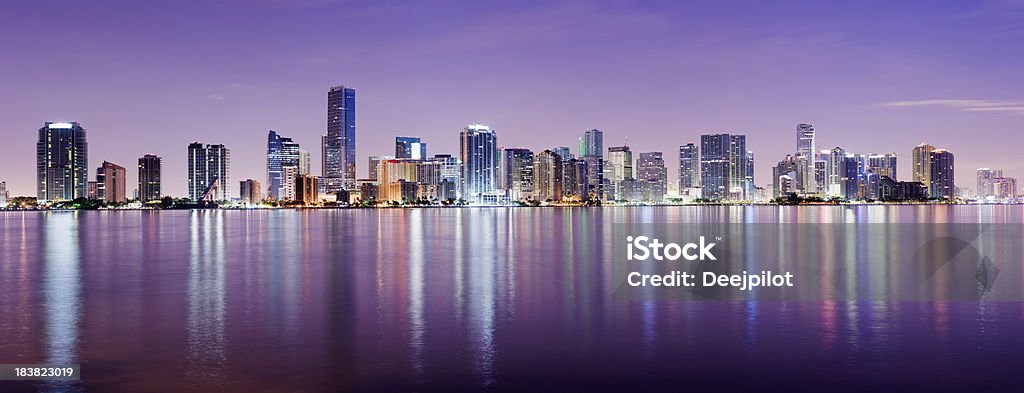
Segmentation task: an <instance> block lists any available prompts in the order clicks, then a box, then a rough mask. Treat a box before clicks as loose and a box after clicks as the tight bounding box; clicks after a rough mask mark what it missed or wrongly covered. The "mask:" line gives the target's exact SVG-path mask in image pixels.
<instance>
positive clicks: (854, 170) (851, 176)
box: [841, 154, 866, 200]
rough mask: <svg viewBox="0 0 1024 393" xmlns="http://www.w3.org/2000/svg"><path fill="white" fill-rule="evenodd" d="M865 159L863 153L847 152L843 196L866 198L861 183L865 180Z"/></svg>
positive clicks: (844, 159) (856, 198)
mask: <svg viewBox="0 0 1024 393" xmlns="http://www.w3.org/2000/svg"><path fill="white" fill-rule="evenodd" d="M865 161H866V160H865V159H864V156H863V155H861V154H846V156H845V157H844V158H843V170H842V174H841V176H842V178H841V180H842V182H843V192H842V195H841V196H842V197H843V198H846V199H849V200H859V199H864V197H863V195H862V194H861V183H862V182H863V181H864V173H865Z"/></svg>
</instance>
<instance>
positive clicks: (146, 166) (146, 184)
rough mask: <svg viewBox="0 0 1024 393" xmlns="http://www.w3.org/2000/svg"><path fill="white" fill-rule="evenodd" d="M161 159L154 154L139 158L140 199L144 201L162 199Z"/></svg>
mask: <svg viewBox="0 0 1024 393" xmlns="http://www.w3.org/2000/svg"><path fill="white" fill-rule="evenodd" d="M161 161H162V160H161V158H160V157H157V156H155V155H152V154H146V155H144V156H142V158H139V200H140V201H142V202H143V203H146V202H149V201H155V200H158V199H160V171H161Z"/></svg>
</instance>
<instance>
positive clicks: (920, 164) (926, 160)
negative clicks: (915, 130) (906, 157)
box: [910, 143, 935, 187]
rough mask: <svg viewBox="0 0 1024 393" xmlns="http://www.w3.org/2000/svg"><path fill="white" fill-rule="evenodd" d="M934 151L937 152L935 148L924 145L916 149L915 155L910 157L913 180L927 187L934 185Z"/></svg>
mask: <svg viewBox="0 0 1024 393" xmlns="http://www.w3.org/2000/svg"><path fill="white" fill-rule="evenodd" d="M932 150H935V146H932V145H929V144H927V143H922V144H920V145H917V146H916V147H914V153H913V154H912V155H911V157H910V159H911V165H912V166H911V169H913V180H914V181H916V182H919V183H921V184H924V186H925V187H928V185H929V184H931V183H932V180H931V171H932V163H931V162H932V161H931V160H932V156H931V154H932Z"/></svg>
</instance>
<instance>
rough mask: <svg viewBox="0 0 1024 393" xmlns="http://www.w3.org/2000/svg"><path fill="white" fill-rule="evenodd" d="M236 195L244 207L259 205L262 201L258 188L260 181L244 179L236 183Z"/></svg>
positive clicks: (260, 191) (260, 189) (260, 190)
mask: <svg viewBox="0 0 1024 393" xmlns="http://www.w3.org/2000/svg"><path fill="white" fill-rule="evenodd" d="M238 195H239V196H240V198H241V202H242V203H243V204H246V205H259V204H260V202H262V201H263V195H262V188H260V181H259V180H253V179H245V180H242V181H240V182H238Z"/></svg>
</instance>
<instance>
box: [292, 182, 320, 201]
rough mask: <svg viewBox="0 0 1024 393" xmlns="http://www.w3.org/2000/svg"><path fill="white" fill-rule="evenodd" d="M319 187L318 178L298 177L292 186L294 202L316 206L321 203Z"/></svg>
mask: <svg viewBox="0 0 1024 393" xmlns="http://www.w3.org/2000/svg"><path fill="white" fill-rule="evenodd" d="M319 187H320V186H319V185H318V184H317V177H316V176H313V175H301V176H296V177H295V181H294V183H293V186H292V189H293V190H294V191H293V193H294V194H295V195H294V198H292V200H294V201H296V202H300V203H302V204H303V205H307V206H309V205H315V204H317V202H319V198H318V196H319V191H318V190H319Z"/></svg>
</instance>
